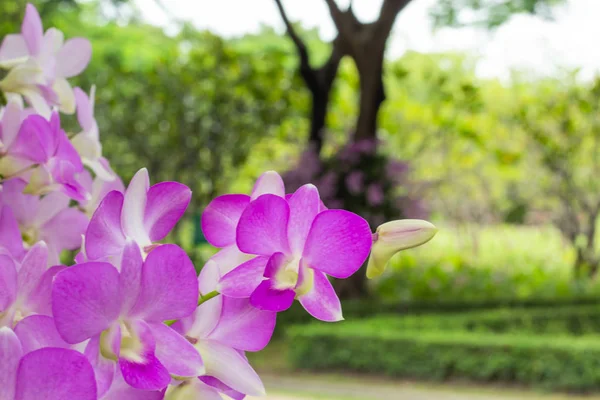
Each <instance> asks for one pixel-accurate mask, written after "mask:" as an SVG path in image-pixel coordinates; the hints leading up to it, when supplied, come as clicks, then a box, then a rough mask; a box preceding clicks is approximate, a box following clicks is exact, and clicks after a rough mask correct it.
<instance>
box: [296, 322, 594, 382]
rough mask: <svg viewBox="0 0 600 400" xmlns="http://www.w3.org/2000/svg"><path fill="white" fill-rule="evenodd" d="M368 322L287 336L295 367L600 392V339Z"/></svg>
mask: <svg viewBox="0 0 600 400" xmlns="http://www.w3.org/2000/svg"><path fill="white" fill-rule="evenodd" d="M382 321H383V320H379V323H373V322H372V321H362V322H356V323H342V324H335V325H315V324H313V325H307V326H298V327H293V328H291V329H290V330H289V331H288V335H289V339H290V343H292V344H293V345H292V346H290V347H291V348H290V353H289V354H290V358H291V362H292V365H293V366H294V367H296V368H301V369H311V370H344V371H356V372H369V373H383V374H387V375H391V376H401V377H408V378H419V379H435V380H444V379H468V380H472V381H478V382H514V383H520V384H526V385H534V386H539V387H543V388H546V389H558V390H568V391H588V390H592V389H597V388H600V339H598V338H596V337H591V336H582V337H578V338H576V339H574V338H573V337H568V336H533V335H531V336H528V335H514V334H511V335H507V334H503V335H494V334H489V333H481V332H464V331H454V330H447V331H444V330H421V331H418V330H413V331H408V330H402V329H399V328H398V327H394V326H390V325H386V324H383V323H382Z"/></svg>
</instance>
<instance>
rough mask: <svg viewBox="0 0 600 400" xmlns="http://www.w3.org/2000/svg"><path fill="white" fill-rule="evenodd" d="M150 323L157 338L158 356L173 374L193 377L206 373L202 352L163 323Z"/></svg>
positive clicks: (156, 351)
mask: <svg viewBox="0 0 600 400" xmlns="http://www.w3.org/2000/svg"><path fill="white" fill-rule="evenodd" d="M149 325H150V329H151V331H152V335H153V336H154V339H155V340H156V350H155V355H156V358H158V360H159V361H160V362H161V364H163V365H164V366H165V368H166V369H167V371H169V373H170V374H171V375H175V376H179V377H190V378H191V377H196V376H199V375H202V374H203V373H204V364H203V363H202V358H201V357H200V353H198V350H196V349H195V348H194V346H193V345H192V344H191V343H190V342H188V340H187V339H186V338H184V337H183V336H181V335H180V334H179V333H177V332H175V331H174V330H173V329H171V328H170V327H168V326H166V325H164V324H162V323H154V324H149Z"/></svg>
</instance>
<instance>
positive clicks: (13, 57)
mask: <svg viewBox="0 0 600 400" xmlns="http://www.w3.org/2000/svg"><path fill="white" fill-rule="evenodd" d="M28 56H29V49H28V48H27V43H26V42H25V38H24V37H23V35H19V34H10V35H6V36H5V37H4V40H3V41H2V45H1V46H0V66H2V67H4V68H11V67H14V66H15V65H16V64H19V63H21V62H23V61H24V60H26V59H27V57H28Z"/></svg>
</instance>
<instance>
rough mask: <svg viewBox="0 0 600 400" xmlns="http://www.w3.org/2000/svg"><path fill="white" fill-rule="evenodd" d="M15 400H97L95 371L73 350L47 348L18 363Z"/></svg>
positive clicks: (30, 354)
mask: <svg viewBox="0 0 600 400" xmlns="http://www.w3.org/2000/svg"><path fill="white" fill-rule="evenodd" d="M15 392H16V393H15V400H39V399H46V400H66V399H78V400H96V398H97V395H96V381H95V379H94V370H93V369H92V366H91V365H90V363H89V362H88V361H87V359H86V358H85V356H84V355H83V354H81V353H78V352H76V351H75V350H68V349H58V348H52V347H47V348H44V349H39V350H36V351H32V352H31V353H29V354H26V355H25V356H24V357H23V358H22V359H21V362H20V363H19V369H18V371H17V387H16V390H15Z"/></svg>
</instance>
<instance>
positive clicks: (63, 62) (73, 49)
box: [56, 38, 92, 78]
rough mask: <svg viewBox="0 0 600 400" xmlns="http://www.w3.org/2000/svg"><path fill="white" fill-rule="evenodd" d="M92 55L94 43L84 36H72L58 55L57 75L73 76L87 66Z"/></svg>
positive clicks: (63, 76)
mask: <svg viewBox="0 0 600 400" xmlns="http://www.w3.org/2000/svg"><path fill="white" fill-rule="evenodd" d="M91 57H92V45H91V44H90V41H89V40H87V39H84V38H72V39H69V40H67V41H66V42H65V44H64V45H63V46H62V48H61V49H60V51H59V52H58V54H57V55H56V76H59V77H62V78H71V77H73V76H76V75H79V74H80V73H81V72H82V71H83V70H84V69H85V67H87V65H88V63H89V62H90V58H91Z"/></svg>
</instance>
